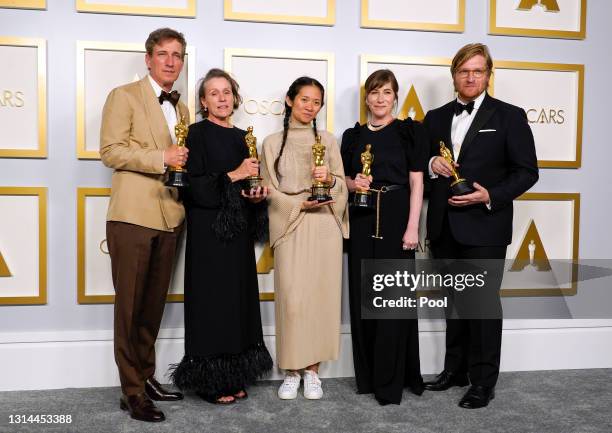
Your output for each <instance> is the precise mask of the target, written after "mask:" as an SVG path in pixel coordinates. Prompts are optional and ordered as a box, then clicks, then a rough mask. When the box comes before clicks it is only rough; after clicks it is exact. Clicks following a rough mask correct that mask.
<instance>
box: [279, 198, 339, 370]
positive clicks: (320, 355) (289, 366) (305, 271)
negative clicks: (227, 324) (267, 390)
mask: <svg viewBox="0 0 612 433" xmlns="http://www.w3.org/2000/svg"><path fill="white" fill-rule="evenodd" d="M274 275H275V277H274V287H275V317H276V361H277V364H278V366H279V367H280V368H282V369H286V370H298V369H302V368H304V367H307V366H309V365H312V364H316V363H318V362H321V361H329V360H335V359H338V352H339V346H340V308H341V306H340V297H341V291H342V288H341V285H342V233H341V231H340V227H339V226H338V223H337V222H336V220H335V218H334V217H333V216H332V214H331V211H330V210H329V208H328V207H323V208H319V209H316V210H312V211H308V212H307V213H306V215H304V218H303V219H302V221H301V222H300V224H299V225H298V226H297V228H296V229H295V230H294V231H293V232H292V233H291V234H289V235H288V238H287V239H286V240H284V241H283V242H281V243H280V245H277V246H276V248H275V250H274Z"/></svg>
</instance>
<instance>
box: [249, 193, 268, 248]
mask: <svg viewBox="0 0 612 433" xmlns="http://www.w3.org/2000/svg"><path fill="white" fill-rule="evenodd" d="M253 214H254V215H253V219H252V221H253V230H252V235H253V240H254V241H257V242H266V241H267V240H268V239H269V238H270V232H269V231H268V202H267V201H266V200H264V201H262V202H260V203H257V204H256V205H253Z"/></svg>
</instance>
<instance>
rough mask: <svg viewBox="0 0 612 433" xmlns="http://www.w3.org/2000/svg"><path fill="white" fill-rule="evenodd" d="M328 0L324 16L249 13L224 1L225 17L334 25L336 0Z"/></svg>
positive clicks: (283, 22) (226, 0)
mask: <svg viewBox="0 0 612 433" xmlns="http://www.w3.org/2000/svg"><path fill="white" fill-rule="evenodd" d="M326 1H327V14H326V15H325V16H324V17H316V16H315V17H313V16H304V15H279V14H267V13H249V12H239V11H235V10H234V3H233V1H232V0H224V2H223V19H225V20H228V21H251V22H263V23H280V24H309V25H317V26H333V25H334V24H335V23H336V0H326Z"/></svg>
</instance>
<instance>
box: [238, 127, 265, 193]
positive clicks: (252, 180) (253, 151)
mask: <svg viewBox="0 0 612 433" xmlns="http://www.w3.org/2000/svg"><path fill="white" fill-rule="evenodd" d="M244 142H245V143H246V146H247V149H248V151H249V158H255V159H256V160H258V161H259V157H258V156H257V138H256V137H255V136H254V135H253V127H252V126H249V127H248V128H247V133H246V135H245V136H244ZM261 181H262V178H261V176H259V175H253V176H249V177H247V178H246V179H245V180H244V181H243V185H244V189H245V190H247V191H250V190H252V189H257V188H259V187H260V186H261Z"/></svg>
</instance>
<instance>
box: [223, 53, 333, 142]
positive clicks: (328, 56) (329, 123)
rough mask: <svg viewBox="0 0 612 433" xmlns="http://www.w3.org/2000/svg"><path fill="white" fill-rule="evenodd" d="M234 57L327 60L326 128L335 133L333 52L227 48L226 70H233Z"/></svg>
mask: <svg viewBox="0 0 612 433" xmlns="http://www.w3.org/2000/svg"><path fill="white" fill-rule="evenodd" d="M234 57H258V58H270V59H293V60H320V61H325V62H327V86H326V88H325V93H326V96H325V104H326V106H327V112H326V114H327V116H326V119H325V121H326V129H327V130H328V131H329V132H331V133H332V134H333V133H334V109H335V98H336V91H335V89H336V86H335V82H336V77H335V69H336V59H335V56H334V54H333V53H320V52H306V51H280V50H259V49H248V48H226V49H225V61H224V65H225V70H226V71H227V72H229V73H231V72H232V58H234Z"/></svg>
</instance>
